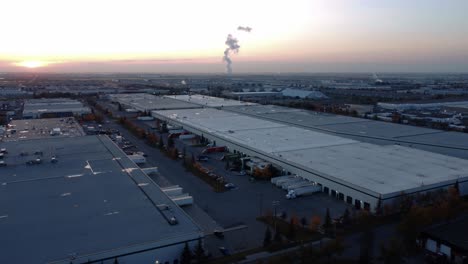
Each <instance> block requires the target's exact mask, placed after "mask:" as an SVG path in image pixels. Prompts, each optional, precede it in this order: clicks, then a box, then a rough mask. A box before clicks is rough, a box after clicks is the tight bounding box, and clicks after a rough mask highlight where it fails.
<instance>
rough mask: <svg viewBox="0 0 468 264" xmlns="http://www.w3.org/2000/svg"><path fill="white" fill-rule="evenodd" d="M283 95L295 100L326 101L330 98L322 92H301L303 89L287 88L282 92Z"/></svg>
mask: <svg viewBox="0 0 468 264" xmlns="http://www.w3.org/2000/svg"><path fill="white" fill-rule="evenodd" d="M281 94H282V95H283V96H285V97H293V98H301V99H326V98H328V96H326V95H325V94H323V93H322V92H320V91H315V90H313V91H310V90H309V91H308V90H301V89H292V88H286V89H284V90H283V91H281Z"/></svg>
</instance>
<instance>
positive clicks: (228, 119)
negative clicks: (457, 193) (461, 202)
mask: <svg viewBox="0 0 468 264" xmlns="http://www.w3.org/2000/svg"><path fill="white" fill-rule="evenodd" d="M153 115H154V116H155V117H156V118H159V119H161V120H164V121H167V122H169V123H171V124H177V125H179V126H182V127H184V129H186V130H188V131H190V132H192V133H195V134H198V135H203V136H204V137H206V138H209V139H211V140H213V141H215V142H216V144H217V145H219V146H227V147H228V148H229V150H230V151H234V152H240V153H244V154H246V155H249V156H255V157H259V158H262V159H264V160H267V161H269V162H271V163H273V164H277V165H280V166H281V167H282V168H283V169H284V170H286V171H287V172H290V173H292V174H296V175H299V176H301V177H303V178H305V179H308V180H310V181H313V182H316V183H318V184H320V185H321V186H322V187H323V191H324V192H328V193H330V194H331V195H334V196H337V197H338V198H339V199H341V200H343V201H346V202H348V203H352V204H354V205H355V206H356V207H357V208H365V209H368V210H374V209H375V208H376V206H377V205H378V204H379V200H380V203H381V204H382V205H385V204H388V203H393V202H394V201H395V200H396V199H397V198H399V197H400V196H401V195H404V194H415V193H418V192H425V191H429V190H433V189H437V188H446V187H448V186H452V185H453V184H455V182H457V181H458V182H459V184H460V186H462V188H461V190H462V191H463V192H464V193H466V192H468V161H467V160H463V159H459V158H454V157H449V156H444V155H440V154H436V153H431V152H427V151H421V150H417V149H413V148H407V147H402V146H397V145H389V146H379V145H375V144H369V143H363V142H359V141H356V140H351V139H347V138H344V137H337V136H333V135H328V134H325V133H320V132H315V131H310V130H306V129H301V128H297V127H291V126H289V125H285V124H281V123H276V122H271V121H266V120H262V119H258V118H253V117H249V116H244V115H240V114H236V113H232V112H228V111H223V110H217V109H198V110H167V111H154V112H153Z"/></svg>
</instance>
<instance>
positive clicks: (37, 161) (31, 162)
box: [26, 159, 42, 165]
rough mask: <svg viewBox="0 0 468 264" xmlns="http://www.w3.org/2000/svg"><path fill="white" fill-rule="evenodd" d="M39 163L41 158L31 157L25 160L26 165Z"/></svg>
mask: <svg viewBox="0 0 468 264" xmlns="http://www.w3.org/2000/svg"><path fill="white" fill-rule="evenodd" d="M41 163H42V160H41V159H33V160H28V161H26V164H27V165H37V164H41Z"/></svg>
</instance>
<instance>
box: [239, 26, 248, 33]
mask: <svg viewBox="0 0 468 264" xmlns="http://www.w3.org/2000/svg"><path fill="white" fill-rule="evenodd" d="M237 30H241V31H245V32H250V31H252V28H251V27H243V26H238V27H237Z"/></svg>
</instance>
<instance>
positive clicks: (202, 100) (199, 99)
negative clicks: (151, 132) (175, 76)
mask: <svg viewBox="0 0 468 264" xmlns="http://www.w3.org/2000/svg"><path fill="white" fill-rule="evenodd" d="M164 97H166V98H172V99H177V100H180V101H184V102H189V103H193V104H197V105H200V106H206V107H223V106H235V105H238V106H242V105H256V104H254V103H248V102H242V101H236V100H231V99H225V98H219V97H212V96H206V95H199V94H194V95H166V96H164Z"/></svg>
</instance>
